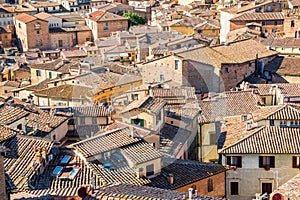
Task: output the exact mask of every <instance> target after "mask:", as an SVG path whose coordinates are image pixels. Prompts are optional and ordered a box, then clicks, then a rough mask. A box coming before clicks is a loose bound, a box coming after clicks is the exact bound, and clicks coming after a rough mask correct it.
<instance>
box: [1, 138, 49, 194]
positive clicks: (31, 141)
mask: <svg viewBox="0 0 300 200" xmlns="http://www.w3.org/2000/svg"><path fill="white" fill-rule="evenodd" d="M52 145H53V142H52V141H51V140H47V139H41V138H34V137H28V136H16V137H15V138H13V139H11V140H7V141H5V142H4V146H5V147H6V148H8V149H10V152H9V153H8V155H7V156H6V157H5V159H4V167H5V171H6V174H7V176H6V181H7V182H8V185H9V189H11V190H14V189H15V190H21V189H24V188H27V187H28V180H30V179H31V178H32V176H33V175H34V174H35V172H34V170H36V168H37V167H38V166H39V164H40V163H35V164H34V165H33V164H32V163H33V162H34V161H35V156H36V152H35V151H34V148H36V149H39V148H45V150H46V152H49V151H50V150H51V148H52Z"/></svg>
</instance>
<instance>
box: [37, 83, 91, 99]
mask: <svg viewBox="0 0 300 200" xmlns="http://www.w3.org/2000/svg"><path fill="white" fill-rule="evenodd" d="M91 89H92V88H91V87H87V86H80V85H67V84H65V85H59V86H56V87H51V88H46V89H42V90H37V91H34V92H33V93H32V94H34V95H36V96H43V97H49V98H63V99H73V98H87V95H88V92H89V91H90V90H91Z"/></svg>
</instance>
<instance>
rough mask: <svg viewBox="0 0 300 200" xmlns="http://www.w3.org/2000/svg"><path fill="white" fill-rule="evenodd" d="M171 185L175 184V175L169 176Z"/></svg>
mask: <svg viewBox="0 0 300 200" xmlns="http://www.w3.org/2000/svg"><path fill="white" fill-rule="evenodd" d="M169 183H170V185H173V184H174V175H173V174H169Z"/></svg>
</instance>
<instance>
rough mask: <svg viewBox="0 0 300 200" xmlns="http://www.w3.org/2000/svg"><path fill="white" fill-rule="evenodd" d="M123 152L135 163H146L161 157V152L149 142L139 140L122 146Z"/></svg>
mask: <svg viewBox="0 0 300 200" xmlns="http://www.w3.org/2000/svg"><path fill="white" fill-rule="evenodd" d="M121 152H122V154H123V155H124V156H126V157H127V158H128V159H129V160H130V161H131V162H132V163H133V164H134V165H138V164H141V163H145V162H147V161H150V160H155V159H157V158H160V157H161V154H160V153H159V152H158V151H157V150H156V149H154V148H153V146H152V145H151V144H149V143H147V142H139V143H135V144H131V145H128V146H126V147H122V150H121Z"/></svg>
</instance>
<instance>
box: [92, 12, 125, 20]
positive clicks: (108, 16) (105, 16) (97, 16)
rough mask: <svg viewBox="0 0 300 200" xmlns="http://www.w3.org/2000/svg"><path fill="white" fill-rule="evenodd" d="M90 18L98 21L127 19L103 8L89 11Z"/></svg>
mask: <svg viewBox="0 0 300 200" xmlns="http://www.w3.org/2000/svg"><path fill="white" fill-rule="evenodd" d="M89 19H90V20H92V21H95V22H99V21H115V20H128V19H127V18H125V17H122V16H119V15H116V14H113V13H110V12H106V11H103V10H97V11H95V12H92V13H90V18H89Z"/></svg>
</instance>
